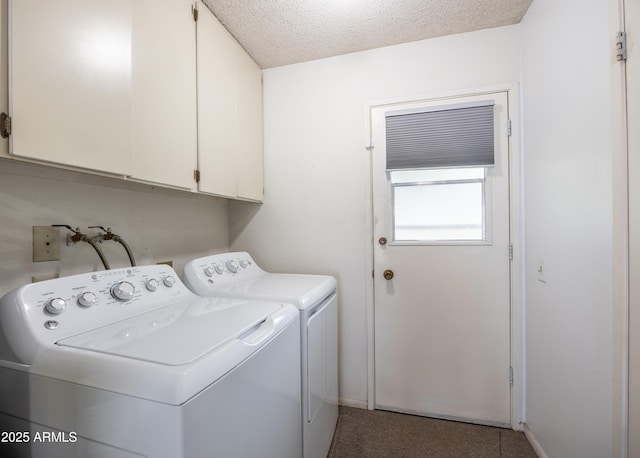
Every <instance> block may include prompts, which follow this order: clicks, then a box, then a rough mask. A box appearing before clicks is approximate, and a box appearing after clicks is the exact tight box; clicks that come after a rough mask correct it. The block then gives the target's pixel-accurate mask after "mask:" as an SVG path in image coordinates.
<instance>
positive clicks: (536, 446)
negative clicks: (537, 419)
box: [524, 423, 549, 458]
mask: <svg viewBox="0 0 640 458" xmlns="http://www.w3.org/2000/svg"><path fill="white" fill-rule="evenodd" d="M524 435H525V437H526V438H527V440H528V441H529V443H530V444H531V447H532V448H533V451H534V452H536V455H538V458H549V456H548V455H547V454H546V453H545V451H544V450H543V449H542V446H541V445H540V443H539V442H538V441H537V440H536V437H535V435H534V434H533V433H532V432H531V430H530V429H529V427H528V426H527V424H526V423H525V424H524Z"/></svg>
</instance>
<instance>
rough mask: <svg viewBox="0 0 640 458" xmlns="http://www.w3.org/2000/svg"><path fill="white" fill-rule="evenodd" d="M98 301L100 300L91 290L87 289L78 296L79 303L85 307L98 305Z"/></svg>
mask: <svg viewBox="0 0 640 458" xmlns="http://www.w3.org/2000/svg"><path fill="white" fill-rule="evenodd" d="M96 302H98V298H97V297H96V295H95V294H93V293H92V292H91V291H85V292H84V293H82V294H80V295H79V296H78V304H80V305H81V306H83V307H91V306H92V305H96Z"/></svg>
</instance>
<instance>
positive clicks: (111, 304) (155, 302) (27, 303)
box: [0, 264, 197, 363]
mask: <svg viewBox="0 0 640 458" xmlns="http://www.w3.org/2000/svg"><path fill="white" fill-rule="evenodd" d="M194 297H197V296H195V295H194V294H193V293H192V292H191V291H189V290H188V289H187V287H186V286H185V285H184V284H183V283H182V282H181V281H180V279H179V278H178V275H177V274H176V272H175V271H174V270H173V268H171V267H170V266H167V265H164V264H162V265H151V266H138V267H128V268H123V269H113V270H105V271H100V272H92V273H86V274H80V275H72V276H69V277H62V278H56V279H53V280H47V281H43V282H39V283H32V284H29V285H25V286H22V287H21V288H18V289H16V290H14V291H11V292H10V293H8V294H7V295H5V296H4V297H3V298H2V299H0V324H1V327H0V331H1V334H0V344H2V345H0V359H5V360H6V359H9V360H11V359H16V358H15V356H16V355H18V356H19V358H18V359H20V360H21V362H23V363H27V361H25V359H29V358H31V357H35V355H36V354H37V348H35V347H38V346H40V347H46V346H47V345H52V344H55V342H57V341H59V340H60V339H64V338H66V337H69V336H73V335H76V334H79V333H82V332H85V331H88V330H91V329H96V328H98V327H101V326H106V325H108V324H111V323H114V322H117V321H120V320H123V319H126V318H130V317H132V316H136V315H139V314H141V313H145V312H148V311H151V310H154V309H158V308H161V307H164V306H167V305H171V304H175V303H176V302H179V301H182V300H187V299H191V298H194ZM7 346H9V347H11V348H12V349H13V350H12V355H13V356H14V357H13V358H8V356H11V355H7V354H5V355H3V354H2V353H3V352H4V353H9V351H8V350H7V349H6V348H5V349H4V350H3V348H4V347H7Z"/></svg>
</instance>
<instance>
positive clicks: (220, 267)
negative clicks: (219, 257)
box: [213, 264, 224, 275]
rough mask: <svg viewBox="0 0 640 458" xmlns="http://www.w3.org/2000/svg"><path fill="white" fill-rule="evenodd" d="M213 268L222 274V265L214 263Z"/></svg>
mask: <svg viewBox="0 0 640 458" xmlns="http://www.w3.org/2000/svg"><path fill="white" fill-rule="evenodd" d="M213 269H214V270H215V271H216V273H217V274H218V275H222V274H223V273H224V266H222V265H220V264H216V265H215V266H213Z"/></svg>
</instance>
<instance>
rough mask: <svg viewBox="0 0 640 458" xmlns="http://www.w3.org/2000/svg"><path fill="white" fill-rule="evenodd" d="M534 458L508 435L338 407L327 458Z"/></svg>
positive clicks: (519, 438) (518, 437) (519, 437)
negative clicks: (336, 422)
mask: <svg viewBox="0 0 640 458" xmlns="http://www.w3.org/2000/svg"><path fill="white" fill-rule="evenodd" d="M347 457H348V458H351V457H362V458H377V457H379V458H388V457H393V458H400V457H402V458H413V457H416V458H417V457H420V458H431V457H433V458H457V457H460V458H472V457H473V458H476V457H478V458H480V457H482V458H505V457H508V458H536V453H535V452H534V451H533V448H531V445H529V442H528V441H527V439H526V437H525V435H524V434H523V433H521V432H517V431H512V430H510V429H502V428H494V427H491V426H481V425H473V424H469V423H459V422H455V421H448V420H438V419H433V418H425V417H419V416H415V415H406V414H400V413H393V412H385V411H382V410H364V409H356V408H352V407H340V415H339V417H338V426H337V428H336V433H335V435H334V436H333V443H332V444H331V450H330V451H329V458H347Z"/></svg>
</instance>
